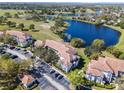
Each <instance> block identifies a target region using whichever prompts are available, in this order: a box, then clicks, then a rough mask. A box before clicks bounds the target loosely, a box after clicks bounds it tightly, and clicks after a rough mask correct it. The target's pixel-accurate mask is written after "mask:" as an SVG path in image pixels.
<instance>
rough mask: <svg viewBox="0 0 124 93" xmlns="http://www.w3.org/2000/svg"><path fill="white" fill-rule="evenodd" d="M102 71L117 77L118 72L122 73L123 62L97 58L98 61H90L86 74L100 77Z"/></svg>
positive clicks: (123, 69) (114, 59)
mask: <svg viewBox="0 0 124 93" xmlns="http://www.w3.org/2000/svg"><path fill="white" fill-rule="evenodd" d="M104 71H105V72H111V73H113V74H115V75H118V73H119V71H121V72H124V60H120V59H116V58H110V57H105V58H104V57H99V58H98V60H91V62H90V63H89V65H88V69H87V71H86V73H87V74H91V75H93V76H102V75H103V74H102V72H104Z"/></svg>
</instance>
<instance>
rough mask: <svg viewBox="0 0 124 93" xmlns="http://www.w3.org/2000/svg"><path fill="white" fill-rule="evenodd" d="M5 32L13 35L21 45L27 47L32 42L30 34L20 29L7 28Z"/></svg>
mask: <svg viewBox="0 0 124 93" xmlns="http://www.w3.org/2000/svg"><path fill="white" fill-rule="evenodd" d="M6 34H9V35H11V36H13V37H14V38H15V39H16V41H17V43H18V45H19V46H21V47H27V46H28V45H29V43H31V42H32V36H31V35H28V34H27V33H24V32H21V31H13V30H9V31H8V30H7V31H6Z"/></svg>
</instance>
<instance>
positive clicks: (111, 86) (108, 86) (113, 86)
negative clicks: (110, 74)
mask: <svg viewBox="0 0 124 93" xmlns="http://www.w3.org/2000/svg"><path fill="white" fill-rule="evenodd" d="M105 88H106V89H113V88H115V85H113V84H110V85H105Z"/></svg>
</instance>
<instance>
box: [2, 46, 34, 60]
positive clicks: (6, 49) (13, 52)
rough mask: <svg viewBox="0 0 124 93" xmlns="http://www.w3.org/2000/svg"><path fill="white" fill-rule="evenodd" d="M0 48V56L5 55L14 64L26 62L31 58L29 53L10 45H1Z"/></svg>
mask: <svg viewBox="0 0 124 93" xmlns="http://www.w3.org/2000/svg"><path fill="white" fill-rule="evenodd" d="M0 48H1V49H0V55H1V56H3V55H6V56H8V57H9V58H11V59H12V60H14V61H16V62H20V61H21V60H27V59H28V58H31V57H32V56H33V54H32V53H31V52H30V51H27V50H24V49H22V48H17V47H14V46H11V45H1V46H0Z"/></svg>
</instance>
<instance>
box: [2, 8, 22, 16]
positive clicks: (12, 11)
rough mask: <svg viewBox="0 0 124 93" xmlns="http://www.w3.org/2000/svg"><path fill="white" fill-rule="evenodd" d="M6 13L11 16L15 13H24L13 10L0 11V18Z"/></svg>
mask: <svg viewBox="0 0 124 93" xmlns="http://www.w3.org/2000/svg"><path fill="white" fill-rule="evenodd" d="M6 12H9V13H10V14H11V15H14V14H16V13H17V12H24V10H13V9H6V10H3V9H0V16H2V15H4V14H5V13H6Z"/></svg>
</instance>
